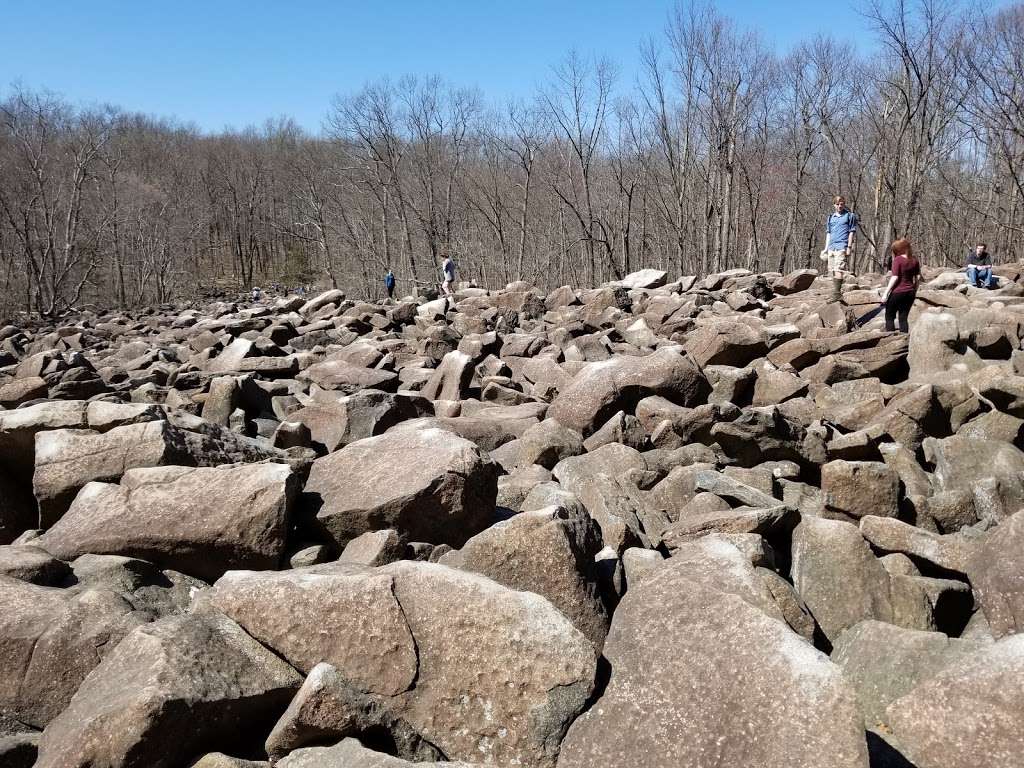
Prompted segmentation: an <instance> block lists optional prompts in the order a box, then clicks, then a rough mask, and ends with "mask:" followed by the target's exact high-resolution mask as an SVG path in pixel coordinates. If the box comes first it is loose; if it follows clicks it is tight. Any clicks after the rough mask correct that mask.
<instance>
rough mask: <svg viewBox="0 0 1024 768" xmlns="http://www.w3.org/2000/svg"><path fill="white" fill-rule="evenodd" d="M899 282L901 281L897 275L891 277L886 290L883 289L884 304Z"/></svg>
mask: <svg viewBox="0 0 1024 768" xmlns="http://www.w3.org/2000/svg"><path fill="white" fill-rule="evenodd" d="M897 282H899V278H898V277H897V276H896V275H893V276H892V277H890V278H889V283H888V284H887V285H886V286H885V290H884V291H882V303H883V304H885V302H887V301H888V300H889V294H890V293H892V289H893V288H895V287H896V283H897Z"/></svg>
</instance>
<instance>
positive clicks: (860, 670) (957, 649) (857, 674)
mask: <svg viewBox="0 0 1024 768" xmlns="http://www.w3.org/2000/svg"><path fill="white" fill-rule="evenodd" d="M982 647H983V646H982V644H981V643H978V642H973V641H969V640H960V639H958V638H951V637H947V636H946V635H944V634H942V633H941V632H920V631H917V630H913V629H903V628H901V627H897V626H894V625H892V624H886V623H885V622H881V621H862V622H860V623H859V624H855V625H854V626H853V627H851V628H850V629H849V630H847V631H846V632H844V633H843V634H842V636H840V638H839V640H838V641H837V642H836V644H835V647H834V648H833V650H832V661H833V662H835V663H836V664H838V665H839V667H840V668H841V669H842V670H843V677H845V678H846V679H847V680H849V681H850V682H851V683H852V684H853V686H854V688H856V690H857V700H858V701H859V702H860V707H861V711H862V712H863V713H864V725H865V726H866V727H868V728H877V727H879V726H885V725H886V714H885V710H886V707H888V706H889V705H890V704H891V703H892V702H894V701H896V699H898V698H900V697H901V696H903V695H904V694H907V693H909V692H910V691H911V690H913V689H914V688H915V687H917V685H918V684H920V683H922V682H923V681H925V680H927V679H928V678H930V677H933V676H935V674H936V673H938V672H939V671H941V670H942V669H944V668H945V667H947V666H948V665H949V664H951V663H953V662H954V661H956V660H957V659H959V658H961V657H963V656H965V655H967V654H970V653H975V652H976V651H978V650H980V649H981V648H982Z"/></svg>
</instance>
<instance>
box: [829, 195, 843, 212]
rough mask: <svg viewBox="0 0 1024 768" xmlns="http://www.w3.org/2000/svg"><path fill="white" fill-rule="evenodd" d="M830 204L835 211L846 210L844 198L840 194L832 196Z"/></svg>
mask: <svg viewBox="0 0 1024 768" xmlns="http://www.w3.org/2000/svg"><path fill="white" fill-rule="evenodd" d="M832 206H833V207H834V208H835V209H836V210H837V211H845V210H846V198H845V197H843V196H842V195H836V196H835V197H833V198H832Z"/></svg>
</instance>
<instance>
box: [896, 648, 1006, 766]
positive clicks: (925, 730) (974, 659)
mask: <svg viewBox="0 0 1024 768" xmlns="http://www.w3.org/2000/svg"><path fill="white" fill-rule="evenodd" d="M1022 675H1024V636H1021V635H1017V636H1014V637H1008V638H1005V639H1003V640H1000V641H999V642H997V643H994V644H992V645H989V646H988V647H987V648H984V649H983V650H980V651H977V652H975V653H972V654H969V655H965V656H964V657H962V658H960V659H959V660H958V661H955V662H954V663H952V664H950V665H949V666H947V667H946V668H945V669H943V670H941V671H939V672H938V673H937V674H935V675H933V676H931V677H930V678H928V679H926V680H925V681H924V682H922V683H921V684H920V685H918V686H916V687H915V688H914V689H913V690H911V691H910V692H909V693H907V694H906V695H905V696H903V697H901V698H899V699H897V700H896V701H894V702H893V703H892V704H890V705H889V707H888V709H887V710H886V717H887V719H888V722H889V725H890V727H891V728H892V733H893V741H894V742H895V743H896V745H897V746H898V747H899V748H900V750H901V751H902V752H903V753H904V754H905V755H906V756H907V758H909V759H910V760H911V761H912V763H913V765H915V766H917V768H977V767H978V766H984V768H996V766H1008V765H1016V764H1017V763H1018V761H1019V760H1020V755H1021V750H1022V749H1024V738H1022V736H1021V731H1020V722H1021V718H1022V717H1024V691H1022V689H1021V687H1020V686H1019V685H1014V684H1013V683H1012V682H1011V681H1015V680H1020V679H1021V676H1022Z"/></svg>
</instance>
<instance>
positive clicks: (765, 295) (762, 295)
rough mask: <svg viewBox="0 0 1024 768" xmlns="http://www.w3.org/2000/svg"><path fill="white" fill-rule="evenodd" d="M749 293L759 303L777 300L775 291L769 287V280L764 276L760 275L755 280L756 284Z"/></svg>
mask: <svg viewBox="0 0 1024 768" xmlns="http://www.w3.org/2000/svg"><path fill="white" fill-rule="evenodd" d="M747 293H749V294H750V295H751V296H753V297H754V298H755V299H757V300H758V301H771V300H772V299H774V298H775V291H773V290H772V287H771V286H770V285H768V279H767V278H766V277H765V276H764V275H758V276H757V277H755V278H754V284H753V285H752V286H751V287H750V290H749V291H747Z"/></svg>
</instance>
